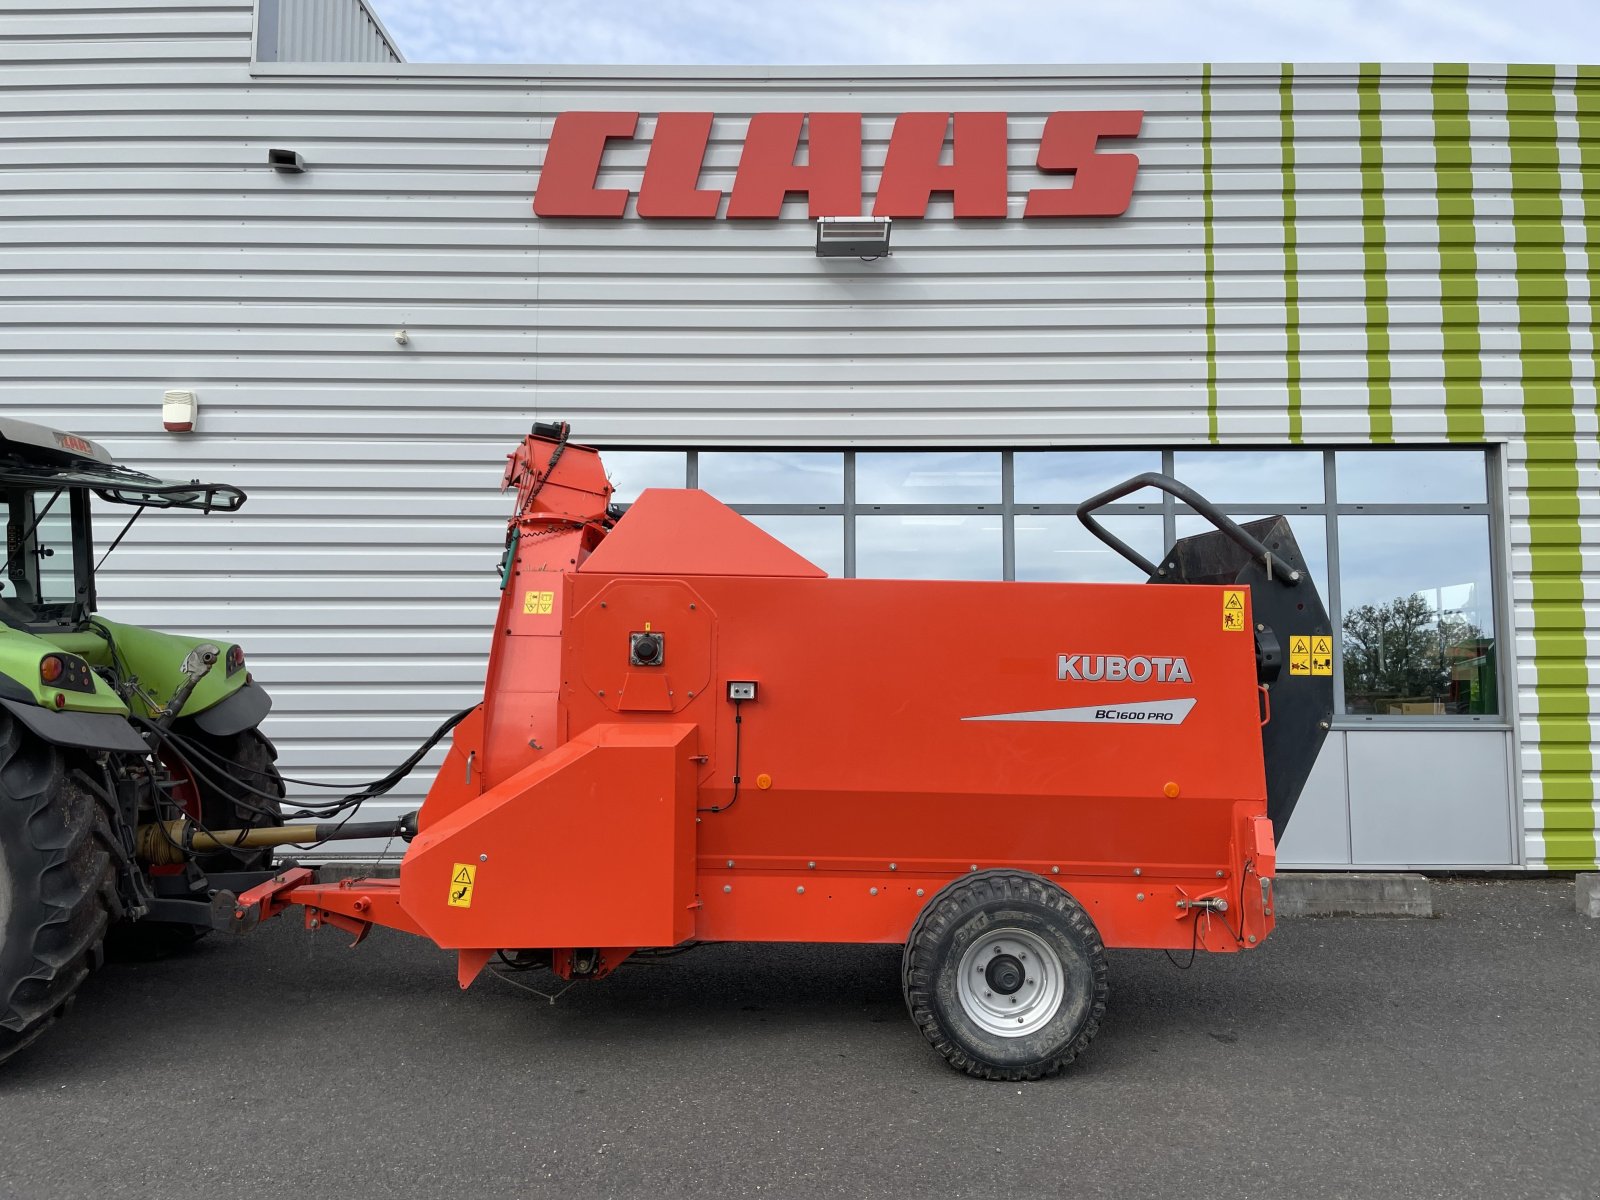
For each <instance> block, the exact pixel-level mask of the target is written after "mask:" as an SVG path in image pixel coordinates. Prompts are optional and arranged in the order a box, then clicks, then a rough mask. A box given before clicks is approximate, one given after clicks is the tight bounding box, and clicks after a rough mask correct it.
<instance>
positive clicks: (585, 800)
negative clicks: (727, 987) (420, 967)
mask: <svg viewBox="0 0 1600 1200" xmlns="http://www.w3.org/2000/svg"><path fill="white" fill-rule="evenodd" d="M707 514H711V515H710V516H708V515H707ZM645 518H649V519H645ZM708 531H710V532H708ZM712 533H714V534H715V537H714V539H713V538H712V537H711V534H712ZM711 541H714V542H715V546H714V548H713V549H714V552H712V550H708V548H707V547H708V543H709V542H711ZM768 542H770V539H768V538H767V537H766V535H765V534H763V533H761V531H759V530H757V529H755V527H754V526H753V525H751V524H749V523H748V522H747V521H745V520H744V519H743V518H740V517H738V516H737V515H736V514H734V513H732V512H731V510H728V509H726V508H724V507H723V506H721V505H719V504H717V503H716V502H715V501H713V500H710V498H709V497H705V496H703V495H702V494H700V493H686V492H670V491H652V492H647V493H646V494H645V497H644V498H643V499H641V501H640V502H639V503H638V505H636V506H635V508H634V509H632V510H630V512H629V514H628V515H627V516H625V517H624V518H623V519H622V521H621V522H620V523H619V524H618V526H617V527H616V529H615V530H613V531H611V532H610V533H609V534H607V536H606V538H605V540H604V541H603V542H602V543H601V545H600V547H599V548H598V549H597V550H596V551H595V552H594V554H593V555H591V556H590V557H589V558H588V559H587V561H584V562H582V563H581V564H570V565H567V564H559V563H557V564H551V563H549V562H548V560H547V559H541V561H540V563H539V564H537V565H533V566H530V565H528V563H526V562H523V563H522V565H521V566H519V567H514V570H513V574H512V577H511V586H512V587H513V588H521V589H522V590H523V591H527V590H530V587H531V584H530V583H529V582H526V581H527V580H528V579H529V576H528V575H527V574H522V575H518V574H517V571H518V570H523V571H531V572H532V573H533V575H534V576H535V577H536V582H538V583H539V589H535V590H546V589H548V590H553V591H556V592H557V593H558V594H557V595H556V596H555V597H554V598H553V599H552V601H551V602H550V604H549V605H548V606H544V605H542V604H540V605H535V606H534V608H535V609H536V610H540V611H533V612H526V613H525V612H524V611H523V610H524V609H526V608H527V607H528V606H527V604H526V603H525V602H524V603H523V604H522V606H521V607H514V608H513V609H512V612H511V618H512V619H511V621H510V622H509V623H508V624H507V626H506V627H505V628H504V629H502V630H501V631H500V636H499V638H498V641H499V643H500V645H501V646H502V647H503V645H504V644H505V643H507V642H515V641H516V640H517V638H518V637H519V636H527V637H528V638H529V639H530V640H532V641H536V642H538V643H539V644H540V645H541V647H543V646H553V645H559V647H560V654H559V660H558V663H557V664H556V670H555V676H554V679H555V686H556V696H557V701H556V705H555V711H554V712H553V713H552V714H551V717H550V719H549V720H550V724H549V725H547V726H546V727H545V728H546V729H550V728H553V729H554V730H555V737H556V740H557V744H556V745H555V746H551V745H550V744H549V742H548V741H546V740H545V738H544V737H541V736H540V734H541V733H543V730H541V731H538V732H531V731H530V732H525V731H524V730H523V729H522V728H520V727H519V725H518V718H517V714H516V710H517V705H518V703H520V702H521V701H522V700H523V699H524V696H522V695H519V693H521V692H523V691H524V689H526V690H528V691H529V692H538V693H540V695H541V696H543V695H548V694H549V693H548V692H546V691H545V690H544V689H546V688H547V687H549V686H550V682H551V677H550V676H545V675H544V672H545V671H546V670H549V667H548V664H547V663H546V662H543V661H541V662H540V663H539V664H538V666H539V669H538V671H534V670H532V668H533V666H534V664H533V662H532V660H529V661H528V662H527V663H526V664H524V665H525V666H526V667H527V668H528V670H527V671H526V672H514V673H512V674H513V675H516V676H517V677H516V678H511V677H510V676H508V674H507V670H506V666H507V662H508V661H509V660H507V659H505V657H504V650H503V649H497V655H498V657H499V658H500V661H499V662H498V664H497V669H495V670H492V671H491V680H492V681H493V680H499V681H500V683H499V686H500V687H502V688H505V689H508V690H506V691H501V692H499V693H495V691H494V688H493V687H491V694H490V695H489V696H488V697H487V700H486V712H487V713H488V719H486V720H485V721H484V722H483V723H482V725H481V730H482V732H481V733H480V732H479V730H480V725H479V723H478V722H477V721H475V720H474V721H469V722H467V723H465V724H463V726H462V727H461V728H460V729H459V730H458V731H457V736H456V738H455V742H454V749H453V750H452V753H451V756H450V758H449V759H448V760H447V762H446V765H445V768H444V772H449V773H451V775H452V777H451V778H450V779H446V778H444V775H443V773H441V778H440V780H439V781H438V782H437V783H436V785H435V789H434V791H433V792H432V793H431V794H430V798H429V801H428V804H427V805H426V806H425V808H424V810H423V815H422V829H423V833H422V835H421V836H419V837H418V838H417V840H416V842H415V843H414V844H413V846H412V850H411V853H410V854H409V855H408V856H407V859H406V862H405V865H404V867H403V869H402V880H403V894H404V896H405V907H406V910H407V912H408V913H410V914H411V915H412V916H413V918H414V919H415V920H416V921H417V923H418V924H419V925H420V926H421V927H422V928H424V929H425V930H426V931H427V932H428V933H429V935H430V936H432V937H434V938H435V939H436V940H437V941H439V942H440V943H441V944H442V945H445V946H450V947H489V946H493V947H496V948H536V947H560V946H568V947H573V946H630V945H637V946H649V945H672V944H675V943H676V942H678V941H682V940H686V939H701V940H783V941H880V942H899V941H903V940H904V938H905V936H906V933H907V931H908V930H909V928H910V926H911V923H912V921H913V920H914V919H915V917H916V914H917V912H918V911H919V909H920V908H921V906H922V904H923V903H925V901H926V900H927V898H929V897H931V896H932V895H933V894H934V892H935V891H937V889H938V888H939V887H941V886H943V885H944V884H945V883H947V882H948V881H949V880H951V879H953V878H956V877H958V876H960V875H961V874H964V873H966V872H968V871H970V870H973V869H975V868H991V867H1011V868H1018V869H1022V870H1028V871H1033V872H1037V873H1039V874H1041V875H1043V876H1045V877H1047V878H1050V879H1053V880H1055V881H1056V882H1058V883H1060V884H1061V886H1063V887H1065V888H1066V889H1067V890H1068V891H1070V892H1071V893H1072V894H1073V895H1074V896H1076V897H1077V898H1078V899H1079V900H1080V901H1081V902H1082V903H1084V904H1085V906H1086V907H1087V908H1088V909H1089V911H1090V913H1091V915H1092V916H1093V918H1094V920H1095V922H1096V924H1097V926H1098V927H1099V929H1100V931H1101V933H1102V936H1103V937H1104V938H1105V941H1106V943H1107V944H1108V945H1111V946H1145V947H1169V948H1177V949H1187V948H1188V947H1189V946H1190V945H1191V944H1192V942H1193V941H1194V940H1196V939H1197V940H1198V942H1199V944H1200V945H1202V946H1205V947H1207V948H1210V949H1214V950H1228V949H1237V948H1241V947H1248V946H1249V945H1252V944H1254V943H1255V942H1256V941H1257V940H1259V938H1260V937H1261V936H1264V934H1265V933H1266V931H1267V930H1268V929H1269V928H1270V926H1271V914H1270V911H1269V910H1268V902H1267V899H1266V894H1265V892H1264V890H1263V889H1261V888H1260V887H1259V882H1260V881H1259V876H1260V875H1265V874H1270V873H1271V869H1272V853H1273V848H1272V845H1271V831H1270V828H1269V827H1268V826H1267V824H1266V822H1265V807H1266V795H1265V792H1266V789H1265V779H1264V773H1263V768H1262V754H1261V740H1260V734H1259V726H1260V720H1261V711H1262V710H1261V707H1260V705H1261V695H1260V692H1259V690H1258V688H1257V684H1256V678H1255V654H1254V643H1253V638H1252V632H1251V631H1252V628H1253V625H1252V621H1251V612H1250V595H1249V591H1248V589H1242V588H1224V587H1209V586H1150V585H1143V584H1134V585H1124V584H1031V583H983V582H925V581H899V580H838V579H828V578H826V577H823V576H820V575H812V574H810V573H809V572H806V571H803V570H800V569H798V568H794V567H793V564H792V563H784V562H780V561H777V560H775V559H774V558H773V556H772V554H771V546H770V545H768V544H767V543H768ZM545 548H546V545H545V543H544V542H540V543H530V544H529V545H528V546H526V547H524V548H523V553H524V554H532V553H536V552H537V553H541V554H542V553H543V551H544V550H545ZM675 556H676V558H675ZM572 557H581V556H571V555H569V556H568V558H569V559H570V558H572ZM673 561H681V562H684V563H687V564H693V565H695V566H696V567H697V568H698V570H696V571H689V572H685V573H683V574H681V575H678V576H676V577H674V576H671V575H668V574H665V573H664V568H665V566H666V564H669V563H671V562H673ZM741 562H749V563H750V564H752V569H750V570H748V571H745V572H743V573H730V574H717V573H715V572H716V571H719V570H721V571H729V572H733V571H736V570H737V565H738V564H739V563H741ZM551 565H556V566H557V567H558V569H555V570H552V569H549V568H550V566H551ZM562 566H565V569H559V568H560V567H562ZM574 567H576V568H577V569H574ZM763 567H765V568H767V569H768V570H770V572H771V573H763V569H762V568H763ZM601 568H604V569H601ZM780 568H782V569H781V570H780ZM524 618H526V619H524ZM643 631H649V632H650V633H652V634H656V635H659V636H660V637H661V639H662V643H661V644H662V648H663V653H662V655H661V657H660V659H659V661H658V662H653V663H649V664H643V663H640V662H637V661H630V641H631V640H632V639H633V638H634V637H635V636H636V635H638V634H639V633H641V632H643ZM539 676H543V677H542V678H540V677H539ZM733 681H748V682H753V683H754V684H755V688H756V696H755V699H753V700H750V701H747V702H744V703H742V704H741V705H738V706H736V705H735V704H733V703H732V702H731V701H730V700H729V694H728V685H729V683H730V682H733ZM497 706H499V708H500V712H501V714H502V715H501V716H500V717H498V718H496V717H495V715H494V714H495V711H496V708H497ZM546 711H548V710H546ZM736 718H740V720H739V722H738V723H737V724H736ZM523 720H526V717H524V718H523ZM652 737H653V738H655V739H657V740H655V741H651V740H650V739H651V738H652ZM641 739H643V740H642V741H641ZM479 740H482V741H484V742H486V743H487V744H488V745H489V746H490V747H491V749H492V753H491V754H490V755H489V756H488V757H487V761H485V759H484V758H483V757H482V756H481V755H480V756H478V757H474V751H475V749H478V746H477V742H478V741H479ZM605 748H611V750H612V751H613V752H602V751H603V749H605ZM474 763H476V764H477V766H476V771H477V774H476V775H473V774H471V773H470V771H469V768H472V765H473V764H474ZM736 773H737V774H738V775H739V776H740V777H741V783H740V785H739V790H738V793H737V799H735V792H734V776H735V774H736ZM457 777H459V782H458V781H457ZM668 793H670V795H671V797H672V799H671V802H670V804H668V805H666V806H665V807H662V806H661V805H662V798H663V797H664V796H665V795H667V794H668ZM696 809H698V810H699V811H698V820H696V816H697V814H696V811H695V810H696ZM712 810H717V811H712ZM485 854H487V855H488V856H489V858H488V859H487V860H483V861H481V864H480V865H481V867H482V870H481V871H472V872H469V873H470V874H471V875H472V878H471V879H470V880H469V881H468V882H469V883H470V886H471V909H470V910H466V911H463V909H462V907H461V906H460V905H459V903H455V904H452V903H451V902H450V900H449V897H450V895H451V894H452V884H455V883H456V875H457V874H459V873H460V872H459V868H460V867H461V866H462V865H467V866H469V867H470V866H471V864H472V862H473V861H474V860H475V859H477V858H478V856H480V855H485ZM457 886H459V885H457ZM1198 899H1226V900H1227V903H1228V906H1229V911H1227V912H1218V913H1208V914H1206V915H1204V916H1202V917H1200V918H1198V919H1196V918H1195V916H1194V914H1193V910H1192V909H1189V908H1187V907H1185V905H1186V904H1187V903H1188V902H1189V901H1193V900H1198Z"/></svg>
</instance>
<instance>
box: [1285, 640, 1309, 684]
mask: <svg viewBox="0 0 1600 1200" xmlns="http://www.w3.org/2000/svg"><path fill="white" fill-rule="evenodd" d="M1289 674H1291V675H1309V674H1311V639H1310V638H1308V637H1306V636H1304V635H1300V636H1297V637H1291V638H1290V639H1289Z"/></svg>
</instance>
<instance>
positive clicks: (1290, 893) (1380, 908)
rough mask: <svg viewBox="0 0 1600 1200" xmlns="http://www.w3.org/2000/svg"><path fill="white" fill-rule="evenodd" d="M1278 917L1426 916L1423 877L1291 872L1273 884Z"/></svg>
mask: <svg viewBox="0 0 1600 1200" xmlns="http://www.w3.org/2000/svg"><path fill="white" fill-rule="evenodd" d="M1273 892H1274V894H1275V901H1276V906H1277V915H1278V916H1280V917H1431V916H1433V915H1434V911H1433V884H1432V883H1431V882H1430V881H1429V880H1428V879H1427V877H1426V876H1423V875H1417V874H1408V873H1395V874H1390V873H1388V872H1385V873H1383V874H1381V875H1380V874H1377V873H1373V872H1360V871H1327V872H1322V871H1291V872H1289V873H1287V874H1281V875H1279V876H1278V878H1277V879H1276V880H1275V881H1274V883H1273Z"/></svg>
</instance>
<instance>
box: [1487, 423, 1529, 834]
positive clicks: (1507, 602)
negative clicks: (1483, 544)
mask: <svg viewBox="0 0 1600 1200" xmlns="http://www.w3.org/2000/svg"><path fill="white" fill-rule="evenodd" d="M1500 449H1501V448H1500V447H1498V446H1486V447H1484V451H1483V470H1484V487H1485V488H1487V489H1488V490H1487V495H1488V497H1489V505H1490V511H1489V520H1488V525H1489V586H1490V588H1492V589H1493V591H1494V597H1495V598H1494V602H1493V604H1492V605H1491V606H1490V609H1489V613H1490V616H1491V618H1492V619H1493V621H1494V623H1495V628H1494V630H1493V632H1494V645H1495V655H1494V673H1495V681H1494V685H1495V688H1496V689H1497V690H1496V692H1495V697H1496V700H1497V703H1496V705H1495V708H1496V709H1497V711H1496V713H1495V716H1497V717H1498V718H1499V719H1500V720H1502V721H1510V720H1511V719H1512V714H1513V713H1517V714H1518V715H1520V706H1519V705H1518V704H1517V699H1516V696H1515V694H1514V689H1515V687H1516V650H1515V647H1516V629H1517V626H1516V620H1517V614H1516V601H1515V599H1514V598H1513V597H1512V595H1511V547H1510V545H1509V544H1508V543H1507V541H1506V533H1507V522H1506V520H1505V511H1504V508H1503V505H1504V497H1505V476H1504V474H1503V472H1504V470H1505V459H1504V457H1503V456H1502V455H1501V453H1500ZM1507 644H1509V645H1510V646H1511V647H1512V653H1510V654H1509V655H1508V654H1506V653H1505V651H1504V648H1505V647H1506V646H1507ZM1516 819H1517V822H1518V825H1519V826H1520V824H1521V819H1522V818H1521V814H1520V812H1519V813H1518V814H1517V818H1516ZM1516 854H1517V858H1518V859H1519V860H1520V859H1521V858H1522V856H1523V844H1522V839H1521V838H1520V837H1519V838H1518V839H1517V847H1516Z"/></svg>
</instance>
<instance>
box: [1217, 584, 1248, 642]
mask: <svg viewBox="0 0 1600 1200" xmlns="http://www.w3.org/2000/svg"><path fill="white" fill-rule="evenodd" d="M1222 627H1223V628H1224V629H1226V630H1227V631H1228V632H1230V633H1237V632H1239V631H1240V630H1241V629H1243V628H1244V590H1243V589H1242V588H1223V589H1222Z"/></svg>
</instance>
